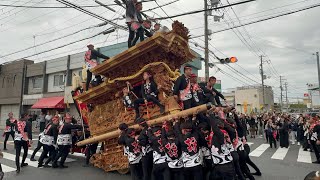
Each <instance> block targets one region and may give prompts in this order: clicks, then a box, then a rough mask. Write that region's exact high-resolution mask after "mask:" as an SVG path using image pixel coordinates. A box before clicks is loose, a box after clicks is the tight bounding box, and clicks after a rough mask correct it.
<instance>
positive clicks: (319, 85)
mask: <svg viewBox="0 0 320 180" xmlns="http://www.w3.org/2000/svg"><path fill="white" fill-rule="evenodd" d="M316 56H317V67H318V87H319V94H320V67H319V52H316Z"/></svg>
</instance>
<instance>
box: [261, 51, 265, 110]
mask: <svg viewBox="0 0 320 180" xmlns="http://www.w3.org/2000/svg"><path fill="white" fill-rule="evenodd" d="M262 58H263V56H262V55H261V56H260V61H261V64H260V74H261V82H262V104H263V108H265V107H264V106H265V98H264V74H263V62H262Z"/></svg>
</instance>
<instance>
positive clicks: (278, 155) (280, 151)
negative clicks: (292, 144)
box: [271, 148, 289, 160]
mask: <svg viewBox="0 0 320 180" xmlns="http://www.w3.org/2000/svg"><path fill="white" fill-rule="evenodd" d="M288 150H289V148H278V149H277V151H276V152H275V153H274V154H273V155H272V157H271V159H279V160H283V159H284V157H286V155H287V153H288Z"/></svg>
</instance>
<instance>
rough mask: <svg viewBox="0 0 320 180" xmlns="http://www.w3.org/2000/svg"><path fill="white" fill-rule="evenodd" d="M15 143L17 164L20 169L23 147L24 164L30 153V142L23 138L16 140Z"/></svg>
mask: <svg viewBox="0 0 320 180" xmlns="http://www.w3.org/2000/svg"><path fill="white" fill-rule="evenodd" d="M14 145H15V147H16V166H17V169H20V154H21V148H23V156H22V162H21V164H23V163H24V162H25V160H26V158H27V155H28V142H27V141H23V140H21V141H14Z"/></svg>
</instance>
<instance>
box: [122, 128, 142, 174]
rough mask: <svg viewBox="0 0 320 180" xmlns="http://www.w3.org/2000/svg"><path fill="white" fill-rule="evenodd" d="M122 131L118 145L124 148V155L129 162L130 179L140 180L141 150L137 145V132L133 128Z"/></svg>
mask: <svg viewBox="0 0 320 180" xmlns="http://www.w3.org/2000/svg"><path fill="white" fill-rule="evenodd" d="M121 128H122V127H121ZM119 129H120V128H119ZM122 131H123V132H122V133H121V135H120V137H119V140H118V143H119V144H120V145H123V146H124V147H125V148H126V150H125V153H126V156H127V157H128V161H129V166H130V173H131V179H132V180H141V179H142V177H143V172H142V167H141V159H142V149H141V146H140V144H139V143H138V136H137V132H136V130H135V129H133V128H127V129H123V130H122Z"/></svg>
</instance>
